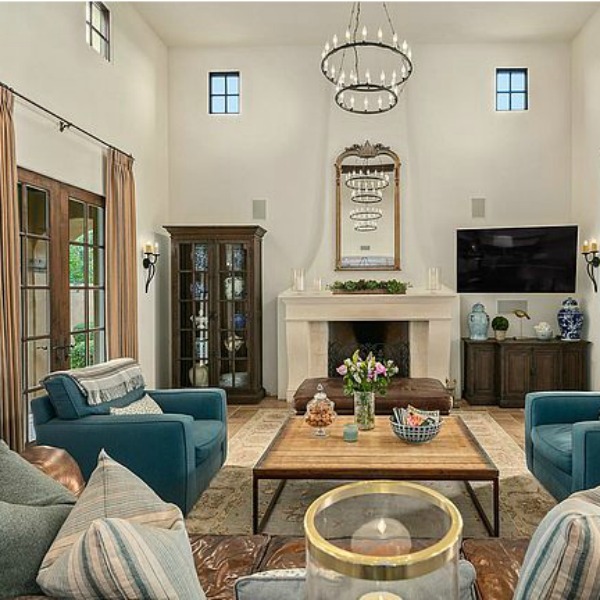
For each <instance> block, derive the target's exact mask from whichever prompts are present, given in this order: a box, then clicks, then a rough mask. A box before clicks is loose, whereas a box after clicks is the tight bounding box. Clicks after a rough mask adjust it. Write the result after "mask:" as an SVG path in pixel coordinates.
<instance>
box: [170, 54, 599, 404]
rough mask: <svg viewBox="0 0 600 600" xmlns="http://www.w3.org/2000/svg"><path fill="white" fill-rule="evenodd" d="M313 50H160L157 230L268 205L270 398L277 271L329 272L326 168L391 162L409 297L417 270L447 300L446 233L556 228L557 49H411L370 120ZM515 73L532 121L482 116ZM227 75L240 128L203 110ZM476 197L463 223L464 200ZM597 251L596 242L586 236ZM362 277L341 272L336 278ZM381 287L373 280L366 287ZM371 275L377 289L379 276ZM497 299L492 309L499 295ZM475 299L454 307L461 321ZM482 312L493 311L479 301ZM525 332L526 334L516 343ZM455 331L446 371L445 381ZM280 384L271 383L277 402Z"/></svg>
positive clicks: (560, 191)
mask: <svg viewBox="0 0 600 600" xmlns="http://www.w3.org/2000/svg"><path fill="white" fill-rule="evenodd" d="M319 55H320V50H319V49H317V48H305V47H278V48H272V47H269V48H233V49H232V48H226V49H224V48H219V49H217V48H191V49H190V48H175V49H170V51H169V94H170V104H169V128H170V140H169V155H170V200H171V201H170V206H169V222H171V223H198V224H213V223H215V224H216V223H248V222H252V218H251V206H252V202H251V201H252V199H253V198H266V199H268V209H267V213H268V214H267V220H266V221H265V222H264V223H260V224H261V225H264V226H265V227H266V229H267V230H268V231H269V233H268V234H267V237H266V238H265V284H264V288H265V350H264V353H265V361H264V364H265V385H266V388H267V390H268V391H269V392H274V391H275V390H276V387H277V381H276V380H277V365H278V363H279V370H280V373H282V372H283V373H284V372H285V370H284V368H283V367H284V357H281V356H279V357H278V356H277V353H276V336H277V318H276V298H277V295H278V294H279V293H280V292H281V291H283V290H284V289H286V288H287V287H289V283H290V270H291V268H293V267H304V268H305V269H307V270H308V271H309V273H310V275H309V277H308V281H309V282H310V281H311V280H312V276H313V274H317V275H320V276H322V277H323V278H324V280H325V281H326V282H330V281H332V280H333V279H334V278H336V277H337V275H336V273H335V272H334V270H333V264H334V258H335V257H334V253H335V244H334V212H335V208H334V198H335V196H334V173H333V163H334V160H335V157H336V156H337V154H338V153H339V152H341V151H342V150H343V149H344V148H345V147H346V146H349V145H352V144H354V143H357V142H363V141H364V140H365V139H369V140H370V141H371V142H381V143H383V144H386V145H390V146H391V147H392V148H393V149H394V150H395V151H396V152H397V153H398V154H399V155H400V157H401V160H402V194H401V202H402V242H401V244H402V265H403V272H402V273H400V274H399V275H398V274H395V275H394V274H393V273H385V274H383V276H400V277H401V278H404V279H406V280H409V281H411V282H413V284H415V285H422V284H423V283H424V281H425V273H426V270H427V267H428V266H432V265H436V266H440V267H441V268H442V280H443V283H444V284H446V285H449V286H450V287H452V288H453V287H455V268H454V261H455V258H454V231H455V229H456V228H457V227H462V226H493V225H530V224H552V223H564V222H569V219H570V181H571V180H570V169H571V166H570V152H571V144H570V139H571V128H570V110H571V96H570V48H569V45H568V44H562V43H556V44H529V45H528V44H506V45H497V44H486V45H483V44H482V45H474V44H470V45H460V44H454V45H423V46H417V47H415V48H414V56H415V63H416V69H415V75H414V78H413V79H412V80H411V81H410V83H409V85H408V86H407V88H406V92H405V94H404V96H403V98H402V99H401V101H400V107H398V108H396V109H395V110H394V111H392V112H390V113H388V114H386V115H379V116H371V117H367V116H357V115H349V114H347V113H344V112H343V111H341V110H340V109H338V108H337V107H335V106H334V105H333V102H332V89H331V88H330V87H329V84H328V83H327V82H326V81H325V79H324V78H323V77H322V75H321V74H320V72H319V69H318V59H319ZM511 66H525V67H528V68H529V73H530V89H531V102H530V106H531V110H529V111H528V112H524V113H512V114H502V113H497V112H495V110H494V72H495V68H496V67H511ZM221 69H223V70H228V69H231V70H234V69H235V70H238V69H239V70H240V71H241V73H242V114H241V115H239V116H222V117H215V116H211V115H208V111H207V101H206V96H207V78H208V71H210V70H221ZM481 196H483V197H485V198H487V217H486V218H485V219H472V218H471V215H470V210H471V209H470V206H471V205H470V198H472V197H481ZM599 237H600V235H599ZM365 275H368V273H348V274H346V275H345V277H357V276H359V277H360V276H365ZM379 275H381V274H379ZM379 275H378V274H376V276H379ZM503 297H504V296H503ZM518 297H519V298H524V299H528V300H530V309H531V313H532V317H533V320H534V322H537V321H539V320H547V321H553V320H555V313H556V309H557V308H558V305H559V303H560V300H561V298H560V297H552V296H548V297H540V296H533V297H532V296H529V297H528V296H525V295H519V296H518ZM479 299H480V298H479V297H476V296H475V297H474V296H465V297H464V298H463V299H462V313H463V314H462V320H463V321H464V315H465V313H466V312H468V309H469V307H470V305H471V304H472V303H473V302H475V301H476V300H479ZM483 300H484V301H485V302H487V304H488V309H489V312H490V313H491V314H492V316H493V313H494V311H495V306H494V302H495V300H496V297H495V296H494V297H485V298H483ZM526 333H531V332H530V331H527V330H526ZM459 335H460V333H459V330H458V327H457V328H456V332H455V336H454V341H453V358H452V370H453V376H455V377H456V376H458V370H459ZM284 385H285V381H281V377H280V381H279V389H280V390H282V388H283V386H284Z"/></svg>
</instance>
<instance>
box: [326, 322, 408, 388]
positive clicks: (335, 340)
mask: <svg viewBox="0 0 600 600" xmlns="http://www.w3.org/2000/svg"><path fill="white" fill-rule="evenodd" d="M408 327H409V324H408V323H407V322H406V321H332V322H330V323H329V342H328V351H327V371H328V376H329V377H335V376H336V371H335V369H336V367H338V366H339V365H340V364H341V363H342V362H343V361H344V359H345V358H348V357H349V356H352V354H353V353H354V352H355V351H356V350H359V351H360V353H361V355H362V356H363V357H364V356H366V355H367V354H368V353H369V352H372V353H373V354H374V355H375V358H376V359H377V360H380V361H383V360H393V361H394V362H395V363H396V365H397V366H398V368H399V369H400V370H399V373H398V375H399V377H409V376H410V346H409V330H408Z"/></svg>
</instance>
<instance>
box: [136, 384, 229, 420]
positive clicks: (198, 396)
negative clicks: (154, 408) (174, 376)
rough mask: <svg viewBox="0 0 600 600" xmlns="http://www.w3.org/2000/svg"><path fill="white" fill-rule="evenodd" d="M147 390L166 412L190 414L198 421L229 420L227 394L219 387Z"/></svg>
mask: <svg viewBox="0 0 600 600" xmlns="http://www.w3.org/2000/svg"><path fill="white" fill-rule="evenodd" d="M146 391H147V393H148V395H149V396H150V397H151V398H152V399H153V400H155V401H156V403H157V404H158V405H159V406H160V407H161V409H162V410H163V411H164V412H165V413H168V414H174V413H176V414H182V415H190V416H191V417H193V418H194V420H196V421H202V420H205V419H212V420H215V421H222V422H223V423H225V422H226V421H227V396H226V394H225V391H224V390H221V389H219V388H201V389H189V388H186V389H181V390H146Z"/></svg>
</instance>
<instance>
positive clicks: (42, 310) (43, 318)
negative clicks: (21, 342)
mask: <svg viewBox="0 0 600 600" xmlns="http://www.w3.org/2000/svg"><path fill="white" fill-rule="evenodd" d="M25 313H26V314H27V336H28V337H34V336H38V335H49V334H50V294H49V292H48V290H26V291H25Z"/></svg>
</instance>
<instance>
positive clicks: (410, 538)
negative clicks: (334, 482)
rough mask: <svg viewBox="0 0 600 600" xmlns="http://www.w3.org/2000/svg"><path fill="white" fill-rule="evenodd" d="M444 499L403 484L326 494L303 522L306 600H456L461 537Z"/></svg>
mask: <svg viewBox="0 0 600 600" xmlns="http://www.w3.org/2000/svg"><path fill="white" fill-rule="evenodd" d="M462 526H463V524H462V518H461V516H460V513H459V512H458V509H457V508H456V507H455V506H454V504H453V503H452V502H450V500H448V499H447V498H445V497H444V496H443V495H442V494H439V493H438V492H435V491H433V490H430V489H428V488H426V487H423V486H421V485H417V484H414V483H409V482H399V481H362V482H359V483H352V484H349V485H345V486H342V487H338V488H336V489H334V490H331V491H330V492H327V493H326V494H324V495H323V496H321V497H320V498H318V499H317V500H315V502H313V504H312V505H311V506H310V508H309V509H308V511H307V512H306V515H305V518H304V531H305V535H306V557H307V558H306V587H307V598H308V600H340V598H343V599H344V600H410V599H411V598H427V599H428V600H438V599H439V600H458V598H459V578H458V559H459V547H460V540H461V535H462Z"/></svg>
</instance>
